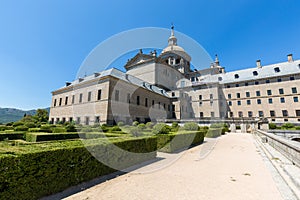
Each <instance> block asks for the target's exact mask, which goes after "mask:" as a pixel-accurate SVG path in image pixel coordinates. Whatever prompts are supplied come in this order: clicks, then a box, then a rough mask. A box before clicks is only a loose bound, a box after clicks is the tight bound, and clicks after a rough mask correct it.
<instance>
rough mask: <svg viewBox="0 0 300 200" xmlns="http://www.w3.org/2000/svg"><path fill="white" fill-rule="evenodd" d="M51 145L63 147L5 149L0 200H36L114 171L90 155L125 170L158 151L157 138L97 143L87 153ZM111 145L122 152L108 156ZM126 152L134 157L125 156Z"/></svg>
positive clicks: (0, 157)
mask: <svg viewBox="0 0 300 200" xmlns="http://www.w3.org/2000/svg"><path fill="white" fill-rule="evenodd" d="M72 142H77V141H72ZM53 144H55V145H58V144H60V145H62V146H61V147H60V148H58V147H52V148H50V147H48V150H46V149H47V147H45V145H46V144H34V145H35V146H36V148H37V147H39V146H40V147H39V148H37V149H36V150H34V151H32V150H28V151H22V152H14V151H13V150H10V149H7V153H5V154H0V169H1V176H0V199H14V200H21V199H22V200H35V199H39V198H41V197H44V196H47V195H50V194H54V193H57V192H60V191H62V190H65V189H66V188H69V187H70V186H74V185H78V184H80V183H82V182H84V181H89V180H92V179H93V178H96V177H99V176H103V175H106V174H110V173H112V172H115V171H116V169H113V168H110V167H108V166H107V165H105V164H103V163H102V162H99V161H98V160H97V159H96V158H95V157H94V156H93V155H91V153H90V152H97V156H99V157H101V156H102V157H106V158H107V160H108V161H107V162H108V163H113V164H114V165H115V166H116V165H118V164H119V165H120V168H127V167H130V166H133V165H135V164H138V163H142V162H144V161H146V160H151V159H154V158H155V157H156V148H157V143H156V138H135V139H126V140H122V141H120V140H118V141H113V144H106V143H103V142H101V140H99V142H98V143H97V144H95V145H90V146H88V149H87V148H86V147H85V146H83V145H82V144H81V145H79V144H78V145H76V146H74V145H72V144H73V143H70V142H69V143H68V142H59V143H58V142H56V143H52V144H48V145H53ZM76 144H77V143H76ZM114 145H116V146H118V147H120V148H122V149H124V150H125V151H123V152H122V153H120V154H115V155H114V156H112V155H111V154H107V152H110V151H111V149H112V148H113V146H114ZM63 146H65V147H63ZM128 151H129V152H136V153H135V154H128V153H127V152H128Z"/></svg>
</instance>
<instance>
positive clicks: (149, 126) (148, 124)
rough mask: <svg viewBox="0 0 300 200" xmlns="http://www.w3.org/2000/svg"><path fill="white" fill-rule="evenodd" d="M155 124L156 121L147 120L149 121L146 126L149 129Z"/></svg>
mask: <svg viewBox="0 0 300 200" xmlns="http://www.w3.org/2000/svg"><path fill="white" fill-rule="evenodd" d="M153 126H154V123H153V122H147V123H146V128H148V129H151V128H153Z"/></svg>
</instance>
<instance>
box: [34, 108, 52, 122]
mask: <svg viewBox="0 0 300 200" xmlns="http://www.w3.org/2000/svg"><path fill="white" fill-rule="evenodd" d="M33 117H34V118H35V119H36V120H37V121H38V122H48V119H49V115H48V111H47V110H45V109H37V111H36V114H35V115H34V116H33Z"/></svg>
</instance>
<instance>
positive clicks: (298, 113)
mask: <svg viewBox="0 0 300 200" xmlns="http://www.w3.org/2000/svg"><path fill="white" fill-rule="evenodd" d="M246 113H247V116H244V113H243V111H239V112H238V113H237V114H238V117H257V116H258V117H264V111H262V110H261V111H258V113H257V115H254V113H253V112H252V111H248V112H246ZM269 114H270V115H269V116H270V117H276V116H277V115H276V112H275V111H274V110H270V111H269ZM295 114H296V117H300V110H295ZM229 115H230V117H234V115H233V112H230V114H229ZM279 117H289V112H288V111H287V110H281V113H280V114H279Z"/></svg>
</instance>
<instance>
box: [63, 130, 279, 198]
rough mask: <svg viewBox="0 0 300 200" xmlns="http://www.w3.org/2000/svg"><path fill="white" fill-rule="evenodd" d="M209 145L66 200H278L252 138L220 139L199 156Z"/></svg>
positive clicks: (273, 185)
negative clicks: (206, 153)
mask: <svg viewBox="0 0 300 200" xmlns="http://www.w3.org/2000/svg"><path fill="white" fill-rule="evenodd" d="M209 142H213V141H212V140H211V141H209ZM209 142H208V143H205V144H202V145H200V146H197V147H194V148H192V149H189V150H187V151H185V152H183V153H182V154H183V155H182V156H181V157H180V158H179V159H178V160H176V162H174V163H172V164H170V165H168V166H167V167H165V168H162V169H160V170H156V171H154V172H151V173H143V170H144V171H149V170H151V168H153V169H155V168H157V166H158V165H162V162H164V161H163V160H162V161H159V162H156V163H152V164H150V165H148V166H145V167H144V168H141V169H138V170H135V171H133V172H130V173H128V174H125V175H122V176H119V177H117V178H114V179H111V180H109V181H106V182H104V183H101V184H98V185H96V186H94V187H91V188H89V189H87V190H85V191H82V192H80V193H77V194H74V195H72V196H69V197H68V198H66V199H80V200H82V199H105V200H107V199H122V200H123V199H128V200H135V199H143V200H144V199H149V200H154V199H159V200H160V199H172V200H173V199H180V200H184V199H188V200H190V199H205V200H209V199H212V200H218V199H222V200H224V199H228V200H235V199H238V200H249V199H253V200H258V199H263V200H268V199H270V200H277V199H282V197H281V194H280V193H279V191H278V189H277V187H276V185H275V182H274V181H273V179H272V176H271V173H270V172H269V170H268V168H267V167H266V165H265V163H264V161H263V160H262V157H261V156H260V155H259V154H260V152H259V149H257V148H256V146H255V144H254V139H253V137H252V135H250V134H240V133H238V134H228V135H225V136H222V137H220V138H218V139H217V143H216V145H215V147H214V148H213V151H212V152H211V153H210V154H208V155H207V156H206V157H205V158H202V157H201V155H203V149H205V148H207V147H208V145H210V143H209ZM171 156H172V155H171Z"/></svg>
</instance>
